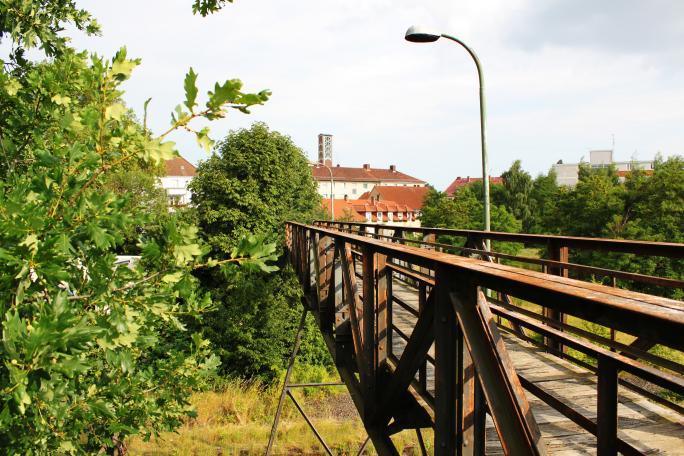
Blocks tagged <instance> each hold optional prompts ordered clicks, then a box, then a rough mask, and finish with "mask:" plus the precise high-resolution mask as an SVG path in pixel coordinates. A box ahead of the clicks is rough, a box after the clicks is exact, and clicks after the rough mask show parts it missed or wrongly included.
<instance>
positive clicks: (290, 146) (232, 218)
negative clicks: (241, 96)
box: [190, 123, 321, 252]
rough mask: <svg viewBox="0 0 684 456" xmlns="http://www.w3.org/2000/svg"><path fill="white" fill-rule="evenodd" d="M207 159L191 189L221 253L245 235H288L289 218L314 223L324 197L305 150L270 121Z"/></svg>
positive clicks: (239, 134) (274, 238) (233, 137)
mask: <svg viewBox="0 0 684 456" xmlns="http://www.w3.org/2000/svg"><path fill="white" fill-rule="evenodd" d="M216 152H217V153H216V154H213V155H212V156H211V157H210V158H209V159H207V160H205V161H203V162H201V163H200V164H199V166H198V168H197V174H198V176H197V177H196V178H195V179H193V181H192V183H191V186H190V188H191V189H192V192H193V195H194V196H193V202H194V205H195V207H196V211H197V216H198V220H199V224H200V226H201V227H202V232H203V233H204V235H205V236H206V238H207V241H208V242H209V244H211V246H212V247H213V248H214V249H215V250H216V251H217V252H221V251H227V250H229V249H230V248H232V247H233V246H234V245H235V243H236V242H237V241H238V240H239V239H240V238H241V237H242V236H243V235H245V234H247V233H253V234H255V235H259V236H263V237H264V238H265V239H266V240H268V241H269V242H279V243H280V242H281V241H282V240H283V239H284V237H283V236H284V230H283V224H284V222H285V221H286V220H301V221H311V220H313V218H314V217H315V216H316V215H317V214H319V213H320V211H319V209H320V201H321V200H320V196H319V195H318V192H317V191H316V184H315V182H314V180H313V179H312V176H311V170H310V169H309V167H308V162H307V159H306V156H305V155H304V153H303V151H302V150H301V149H300V148H298V147H297V146H296V145H295V144H294V143H293V142H292V140H291V139H290V138H288V137H287V136H284V135H281V134H280V133H278V132H275V131H271V130H270V129H269V128H268V126H267V125H266V124H264V123H255V124H253V125H252V126H251V128H249V129H241V130H238V131H235V132H232V133H230V134H229V135H228V137H226V138H225V139H224V140H223V141H221V142H220V143H219V144H218V145H217V147H216Z"/></svg>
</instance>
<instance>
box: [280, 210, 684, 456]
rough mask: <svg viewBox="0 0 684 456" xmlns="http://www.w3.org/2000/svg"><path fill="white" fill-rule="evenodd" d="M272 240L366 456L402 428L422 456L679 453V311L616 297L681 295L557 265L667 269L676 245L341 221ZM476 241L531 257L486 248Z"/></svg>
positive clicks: (662, 281)
mask: <svg viewBox="0 0 684 456" xmlns="http://www.w3.org/2000/svg"><path fill="white" fill-rule="evenodd" d="M286 230H287V249H288V255H289V259H290V262H291V264H292V266H293V267H294V269H295V271H296V273H297V274H298V277H299V280H300V283H301V285H302V287H303V290H304V299H303V306H304V315H303V317H302V322H303V321H304V318H305V316H306V313H307V312H310V313H311V314H313V316H314V317H315V319H316V322H317V324H318V327H319V328H320V331H321V333H322V335H323V338H324V340H325V342H326V344H327V347H328V349H329V350H330V353H331V354H332V356H333V358H334V361H335V365H336V367H337V370H338V372H339V374H340V377H341V379H342V381H343V382H344V385H345V386H346V387H347V389H348V390H349V393H350V394H351V397H352V399H353V401H354V403H355V405H356V408H357V410H358V412H359V415H360V417H361V420H362V421H363V425H364V427H365V429H366V431H367V433H368V436H369V439H370V440H371V441H372V443H373V446H374V447H375V449H376V451H377V452H378V453H379V454H381V455H396V454H399V453H398V450H397V448H396V446H395V444H394V442H393V440H392V436H393V435H394V434H396V433H399V432H402V431H406V430H410V431H411V432H416V434H417V440H418V442H419V443H420V449H421V450H422V452H423V454H426V453H427V452H428V451H432V452H434V454H436V455H453V454H468V455H473V454H485V453H486V454H507V455H515V456H518V455H542V454H564V455H570V454H598V455H601V456H603V455H614V454H617V453H620V454H625V455H640V454H684V407H683V406H682V405H683V404H684V401H683V400H682V398H683V397H684V363H683V362H682V360H684V303H682V302H681V301H676V300H672V299H667V298H663V297H658V296H654V295H651V294H644V293H637V292H634V291H629V290H626V289H624V288H621V287H620V286H618V285H624V284H627V283H633V284H636V285H637V286H642V287H651V288H650V289H656V290H657V289H661V288H664V287H672V288H678V289H682V288H684V282H682V281H680V280H675V279H671V278H664V277H657V276H652V275H643V274H636V273H632V272H625V271H616V270H609V269H604V268H598V267H594V266H589V265H586V264H577V263H573V262H572V261H571V259H572V258H571V256H572V255H573V254H575V253H576V252H580V251H596V252H601V253H602V254H605V255H623V256H624V257H625V258H627V257H628V256H629V255H632V256H634V255H636V256H638V257H652V258H653V259H654V261H656V260H657V259H658V258H660V259H662V258H665V259H668V258H669V259H674V261H675V263H674V264H678V265H679V267H681V265H682V264H683V263H682V262H680V260H683V259H684V244H674V243H663V242H644V241H627V240H612V239H595V238H579V237H563V236H546V235H528V234H512V233H497V232H482V231H469V230H447V229H434V228H408V227H397V226H394V227H392V226H383V225H372V224H359V223H346V222H317V223H315V224H314V225H303V224H298V223H288V224H287V225H286ZM444 239H448V240H449V243H446V242H445V241H443V240H444ZM487 240H490V241H492V242H493V243H494V245H495V246H496V245H497V244H496V243H497V242H514V243H520V244H524V245H525V246H532V247H537V248H540V249H542V251H543V252H545V254H544V255H543V256H544V258H527V257H522V256H514V255H510V254H505V253H497V252H496V251H487V250H486V248H485V241H487ZM494 250H496V249H494ZM668 261H669V260H668ZM512 262H514V263H513V264H515V266H512V265H511V264H512ZM523 266H524V267H523ZM570 277H573V278H570ZM598 279H600V280H601V282H602V283H605V284H606V285H604V284H601V283H597V281H598ZM642 289H643V288H642ZM295 345H296V346H297V345H298V343H297V344H295ZM295 352H296V348H295ZM286 385H287V379H286ZM285 393H287V394H288V395H290V397H291V398H292V400H293V401H294V400H295V399H294V396H292V395H291V393H290V392H289V389H288V388H284V390H283V397H284V396H285ZM295 404H296V405H297V406H298V408H299V405H298V404H297V403H296V401H295ZM280 407H282V400H281V405H280ZM300 411H301V412H302V414H303V415H304V417H305V418H306V419H307V421H310V420H309V419H308V417H307V416H306V414H305V413H304V412H303V410H301V408H300ZM276 424H277V419H276ZM309 424H310V425H311V426H312V429H313V430H314V432H316V435H317V437H318V438H319V440H320V442H321V444H322V446H323V447H324V449H325V451H326V452H327V453H329V454H332V451H331V450H330V448H329V447H328V446H327V445H326V444H325V442H324V439H323V438H322V437H321V436H320V434H318V432H317V431H316V429H315V426H313V424H312V423H309ZM275 427H276V425H275V424H274V431H273V434H272V438H271V440H273V438H274V436H275ZM428 429H431V431H429V432H430V433H432V435H433V436H434V440H433V442H432V444H430V443H428V444H426V443H425V440H426V438H424V436H423V433H424V431H426V430H428ZM271 445H272V441H271V442H269V450H270V448H271ZM430 447H431V449H430V450H428V448H430ZM267 452H268V450H267Z"/></svg>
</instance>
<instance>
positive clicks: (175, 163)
mask: <svg viewBox="0 0 684 456" xmlns="http://www.w3.org/2000/svg"><path fill="white" fill-rule="evenodd" d="M165 166H166V173H165V175H164V176H162V177H161V178H159V181H160V185H161V187H162V188H163V189H164V190H165V191H166V196H167V197H168V202H169V207H170V208H174V207H179V206H187V205H188V204H190V201H191V200H192V194H191V193H190V189H188V184H190V181H191V180H192V178H193V177H194V176H195V167H194V166H193V165H192V163H190V162H189V161H187V160H186V159H185V158H183V157H176V158H172V159H171V160H167V161H166V163H165Z"/></svg>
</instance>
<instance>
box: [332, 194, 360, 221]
mask: <svg viewBox="0 0 684 456" xmlns="http://www.w3.org/2000/svg"><path fill="white" fill-rule="evenodd" d="M353 202H355V200H345V199H337V198H335V204H334V206H335V219H336V220H339V219H342V218H344V219H346V218H348V217H350V216H351V218H352V221H353V222H365V221H366V217H365V215H361V214H359V213H358V212H356V210H355V209H354V206H353V204H352V203H353ZM323 210H325V212H326V213H327V214H328V215H330V198H324V199H323Z"/></svg>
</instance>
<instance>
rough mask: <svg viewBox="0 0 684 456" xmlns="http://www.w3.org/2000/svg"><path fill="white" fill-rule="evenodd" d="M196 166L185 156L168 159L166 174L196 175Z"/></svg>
mask: <svg viewBox="0 0 684 456" xmlns="http://www.w3.org/2000/svg"><path fill="white" fill-rule="evenodd" d="M194 175H195V166H194V165H193V164H192V163H190V162H189V161H187V160H186V159H185V158H183V157H176V158H172V159H171V160H166V176H188V177H189V176H194Z"/></svg>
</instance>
